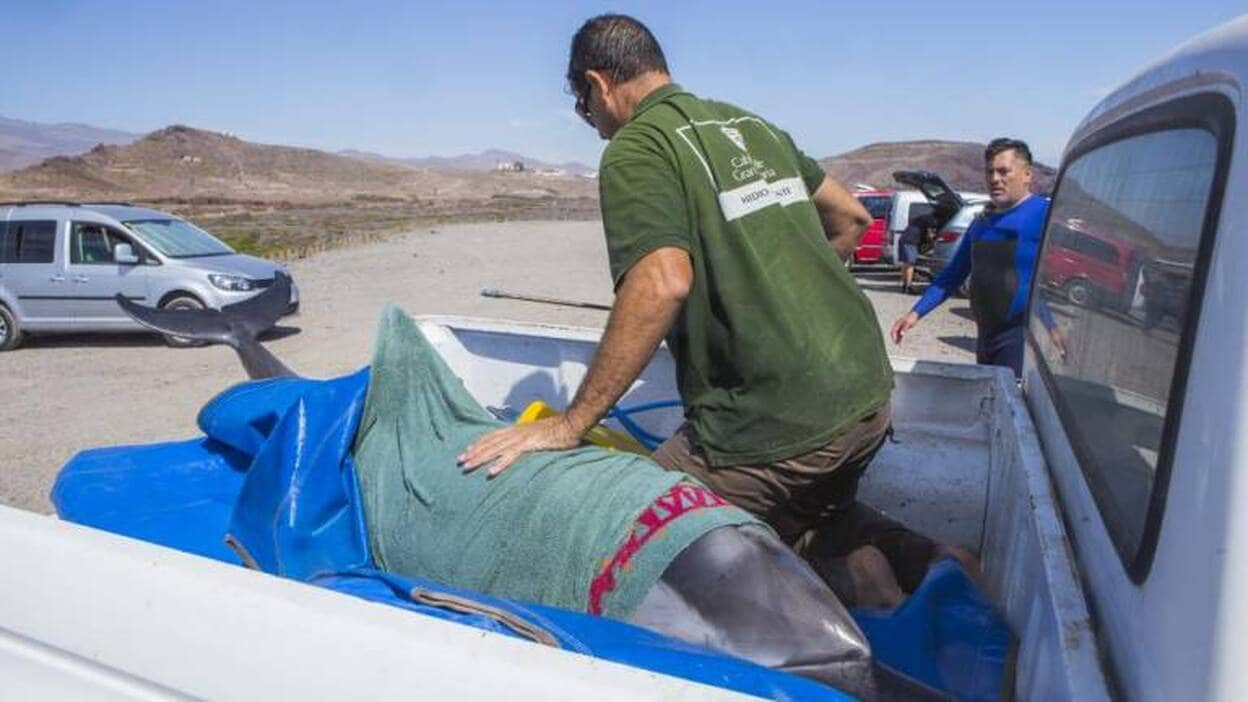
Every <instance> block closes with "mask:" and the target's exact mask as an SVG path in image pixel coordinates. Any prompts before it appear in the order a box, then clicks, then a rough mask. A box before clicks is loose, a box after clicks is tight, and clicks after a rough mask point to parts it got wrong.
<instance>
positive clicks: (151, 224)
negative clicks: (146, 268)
mask: <svg viewBox="0 0 1248 702" xmlns="http://www.w3.org/2000/svg"><path fill="white" fill-rule="evenodd" d="M125 224H126V226H127V227H129V228H130V229H132V230H133V231H135V232H137V233H138V235H139V236H140V237H142V238H143V240H144V241H146V242H147V243H149V244H151V245H152V246H154V247H156V250H157V251H159V252H161V253H163V254H164V255H166V256H169V257H171V258H198V257H200V256H225V255H228V254H232V253H234V249H231V248H230V247H229V246H226V245H225V244H224V243H223V242H221V241H220V240H219V239H217V238H216V237H214V236H213V235H211V234H209V233H208V232H206V231H204V230H203V229H200V228H199V227H196V226H195V225H193V224H191V223H190V222H186V221H184V220H181V219H144V220H136V221H133V222H126V223H125Z"/></svg>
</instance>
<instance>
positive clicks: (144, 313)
mask: <svg viewBox="0 0 1248 702" xmlns="http://www.w3.org/2000/svg"><path fill="white" fill-rule="evenodd" d="M290 285H291V279H290V277H289V276H287V275H285V274H283V273H280V272H278V273H277V274H276V275H275V278H274V281H273V285H272V286H270V287H269V288H267V289H266V290H265V291H264V292H262V293H260V294H259V295H256V296H254V297H251V298H248V299H247V300H244V301H242V302H238V303H235V304H233V305H227V306H225V307H222V308H221V309H220V310H214V309H198V310H161V309H154V308H151V307H147V306H144V305H140V304H137V303H135V302H132V301H130V300H127V299H126V298H124V297H123V296H121V295H117V297H116V300H117V304H118V305H120V306H121V308H122V309H123V310H124V311H125V312H126V313H127V314H129V315H130V316H131V317H132V318H133V319H134V320H135V321H137V322H138V323H139V324H141V325H143V326H144V327H146V328H148V329H151V330H153V331H156V332H159V333H161V334H167V335H172V336H178V337H182V338H187V339H193V340H196V341H202V342H206V343H209V344H223V345H226V346H229V347H230V348H232V349H234V351H235V352H236V353H237V354H238V358H239V361H240V362H241V363H242V365H243V369H244V370H245V371H246V372H247V375H248V376H249V377H250V378H252V379H253V380H259V379H263V378H274V377H298V374H296V373H295V372H294V371H292V370H291V369H290V368H289V367H287V366H286V365H285V364H284V363H282V362H281V361H280V360H278V358H277V357H276V356H274V355H273V354H272V353H270V352H269V351H268V349H266V348H265V347H264V345H263V344H261V343H260V342H259V340H258V339H257V337H258V336H259V335H260V334H261V333H263V332H264V331H267V330H268V329H271V328H272V327H273V325H274V324H275V323H276V322H277V320H278V319H280V318H281V316H282V314H283V313H284V312H285V310H286V307H287V305H288V302H289V300H290ZM629 621H630V622H631V623H633V624H636V625H638V626H642V627H645V628H647V629H650V630H652V631H657V632H659V633H662V634H666V635H669V636H672V637H674V638H677V639H680V640H683V641H689V642H691V643H695V644H699V645H703V646H706V647H707V648H710V649H713V650H716V651H720V652H723V653H727V654H730V655H734V656H739V657H741V658H745V659H747V660H750V661H752V662H754V663H758V664H760V665H764V666H767V667H769V668H775V669H779V670H784V671H787V672H791V673H794V674H797V675H802V676H804V677H808V678H813V679H815V680H818V681H820V682H823V683H826V684H829V685H831V686H833V687H836V688H838V689H841V690H844V691H846V692H849V693H851V694H853V695H855V696H857V697H860V698H863V699H885V700H915V699H918V700H930V699H944V696H943V695H941V694H940V693H939V692H937V691H935V690H933V689H932V688H930V687H927V686H925V685H923V684H921V683H919V682H917V681H914V680H912V679H910V678H908V677H906V676H904V675H902V674H900V673H898V672H896V671H894V670H892V669H890V668H887V667H885V666H882V665H880V664H879V663H877V662H876V661H874V660H873V659H872V656H871V648H870V645H869V644H868V642H867V639H866V637H865V636H864V635H863V633H862V631H861V630H860V629H859V628H858V625H857V624H856V623H855V622H854V620H853V618H852V617H851V616H850V615H849V612H848V611H847V610H846V609H845V607H844V606H843V605H842V604H841V602H840V600H839V599H838V598H837V597H836V595H835V594H834V593H833V592H832V590H831V589H830V588H829V587H828V586H827V584H826V583H825V582H824V581H823V579H822V578H820V577H819V575H818V574H816V573H815V571H814V570H813V569H812V568H811V567H810V565H809V564H807V563H806V562H805V561H804V560H802V559H801V558H800V557H799V556H798V555H797V554H795V553H794V552H793V551H792V550H791V549H790V548H789V547H788V546H786V545H785V544H784V543H783V542H782V541H780V539H779V538H778V537H777V536H776V535H775V534H774V533H773V532H771V531H770V530H769V529H766V528H763V527H761V526H759V525H756V524H750V525H742V526H728V527H720V528H718V529H713V530H711V531H709V532H707V533H706V534H704V535H703V536H702V537H700V538H699V539H697V540H696V541H694V542H693V543H692V544H691V545H690V546H688V547H687V548H685V550H684V551H681V552H680V553H679V554H678V555H677V556H676V558H675V559H674V560H673V561H672V562H671V564H669V565H668V566H667V568H666V569H665V570H664V571H663V574H662V576H661V577H660V579H659V581H658V582H657V583H656V584H655V585H654V586H653V587H651V589H650V590H649V591H648V592H647V593H646V595H645V597H644V598H643V600H642V602H641V604H640V605H639V606H638V607H637V609H636V610H635V611H634V612H633V614H632V616H631V617H630V618H629Z"/></svg>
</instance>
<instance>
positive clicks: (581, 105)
mask: <svg viewBox="0 0 1248 702" xmlns="http://www.w3.org/2000/svg"><path fill="white" fill-rule="evenodd" d="M591 90H593V84H592V83H589V82H586V83H585V87H584V89H582V90H578V91H576V105H575V106H573V108H572V109H574V110H576V114H577V116H578V117H580V118H581V119H583V120H585V124H588V125H589V126H591V127H594V118H593V117H591V116H590V114H589V93H590V91H591ZM595 128H596V127H595Z"/></svg>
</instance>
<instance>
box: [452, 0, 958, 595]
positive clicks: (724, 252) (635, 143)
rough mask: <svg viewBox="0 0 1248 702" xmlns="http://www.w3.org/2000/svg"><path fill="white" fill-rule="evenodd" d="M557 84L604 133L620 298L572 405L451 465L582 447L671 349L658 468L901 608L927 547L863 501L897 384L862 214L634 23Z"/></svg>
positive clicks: (837, 582) (847, 585)
mask: <svg viewBox="0 0 1248 702" xmlns="http://www.w3.org/2000/svg"><path fill="white" fill-rule="evenodd" d="M568 80H569V83H570V84H571V87H572V89H573V92H574V93H575V95H576V98H577V103H576V109H577V112H578V114H580V115H581V116H582V117H583V118H584V119H585V120H586V121H587V122H588V123H589V124H590V125H591V126H593V127H594V128H595V129H596V130H597V131H598V134H599V135H600V136H601V137H602V138H604V139H609V140H610V144H608V146H607V148H606V151H605V153H604V154H603V157H602V164H601V168H600V169H599V176H598V177H599V183H600V185H599V187H600V193H601V203H602V216H603V224H604V227H605V230H606V236H607V247H608V253H609V258H610V265H611V275H612V278H613V279H614V281H615V285H616V300H615V304H614V305H613V307H612V311H611V315H610V318H609V319H608V321H607V327H606V330H605V332H604V334H603V338H602V343H601V345H600V346H599V349H598V352H597V355H596V356H595V358H594V361H593V363H592V364H591V367H590V369H589V372H588V375H587V376H586V378H585V381H584V382H583V383H582V385H581V387H580V388H579V390H578V392H577V395H576V397H575V398H574V400H573V402H572V403H571V405H570V406H569V407H568V409H567V412H566V413H564V414H563V415H561V416H558V417H554V418H550V419H546V420H542V421H539V422H535V423H532V424H527V425H519V426H515V427H510V428H506V429H503V430H500V431H498V432H495V433H493V434H489V435H487V436H485V437H483V438H482V439H481V440H479V441H478V442H477V443H476V444H474V445H473V446H471V447H469V449H468V450H467V451H466V452H465V453H464V454H463V455H462V456H461V457H460V459H461V461H462V463H463V465H464V466H465V468H467V469H474V468H476V467H479V466H482V465H485V464H487V463H488V464H491V466H490V469H489V470H490V472H491V473H494V474H497V473H498V472H500V471H502V470H504V469H506V468H507V466H508V465H510V464H511V463H512V461H514V460H515V459H516V458H517V457H518V456H520V455H522V454H524V453H526V452H529V451H536V450H549V449H565V448H571V447H574V446H576V445H577V444H578V443H579V441H580V439H581V437H582V435H584V433H585V432H586V431H588V430H589V429H590V428H591V427H593V426H594V425H595V424H596V423H597V422H598V421H599V420H600V419H601V418H602V417H603V416H604V415H605V414H606V413H607V411H608V410H609V409H610V408H611V406H612V405H613V404H614V403H615V402H616V401H617V400H618V399H619V398H620V397H621V396H622V395H623V393H624V392H625V391H627V390H628V388H629V387H630V386H631V385H632V384H633V382H634V381H635V380H636V378H637V377H638V375H639V374H640V372H641V370H642V369H643V368H644V367H645V365H646V363H647V362H648V361H649V359H650V357H651V355H652V354H653V353H654V351H655V349H656V348H657V347H658V345H659V343H660V342H661V341H662V340H663V338H664V337H665V336H666V338H667V341H668V345H669V348H670V349H671V351H672V354H673V356H674V357H675V359H676V372H677V383H678V386H679V390H680V395H681V399H682V401H683V404H684V407H685V415H686V420H687V422H686V424H685V425H684V426H683V427H682V428H681V430H680V431H679V432H678V433H677V435H676V436H674V437H673V438H672V439H670V440H669V441H668V442H666V443H665V444H663V445H662V446H660V447H659V449H658V450H657V451H656V452H655V454H654V457H653V458H654V460H655V461H656V462H658V463H659V464H660V465H662V466H663V467H665V468H668V469H672V470H682V471H684V472H686V473H689V474H691V475H693V476H695V477H696V478H698V479H699V480H701V481H702V482H704V483H705V484H707V485H708V486H710V487H711V488H712V489H714V490H715V491H716V492H718V493H719V494H720V495H722V496H723V497H725V498H726V499H728V500H730V501H732V502H734V503H735V504H737V505H739V506H741V507H743V508H745V509H747V510H749V511H751V512H753V513H754V514H756V515H758V516H759V517H761V518H762V519H764V520H765V521H767V522H768V523H769V524H770V525H771V526H772V527H773V528H774V529H775V530H776V531H777V532H778V533H779V535H780V536H781V537H782V538H783V539H784V540H785V541H786V542H787V543H789V544H791V545H792V546H793V547H794V548H795V549H796V550H797V551H798V552H799V553H800V554H802V555H803V556H806V557H807V558H808V559H809V560H811V562H812V565H814V566H815V568H816V570H818V571H819V572H820V574H821V575H822V576H823V577H824V578H825V579H827V580H828V581H829V583H830V584H831V585H832V586H833V588H834V589H835V590H836V591H837V592H838V594H840V595H841V596H842V598H843V599H846V600H848V601H849V602H850V603H859V604H881V605H891V604H896V603H897V602H898V601H900V599H901V598H902V597H903V595H902V590H903V589H904V590H909V589H912V588H913V587H914V586H916V585H917V582H918V580H919V579H921V577H922V574H923V572H924V571H925V570H926V566H927V563H928V561H930V560H931V558H932V557H933V556H934V555H936V554H937V547H936V545H935V544H933V543H932V542H931V541H929V540H927V539H924V538H922V537H919V536H917V535H915V534H912V533H911V532H908V531H906V530H905V529H903V528H902V527H900V525H898V524H896V523H895V522H891V521H889V520H887V519H886V518H884V517H883V516H882V515H880V514H879V513H878V512H875V511H874V510H872V509H870V508H868V507H866V506H864V505H861V504H860V503H858V502H857V501H856V499H855V496H856V492H857V485H858V479H859V477H860V476H861V474H862V472H863V470H864V469H865V468H866V466H867V464H868V463H869V462H870V460H871V458H872V456H874V455H875V453H876V451H877V450H878V449H879V447H880V446H881V444H882V443H883V441H884V438H885V434H886V432H887V431H888V428H889V426H890V417H891V415H890V408H889V396H890V393H891V390H892V384H893V383H892V371H891V368H890V367H889V363H888V359H887V356H886V355H885V350H884V341H883V337H882V335H881V333H880V328H879V323H878V321H877V320H876V316H875V312H874V310H873V309H872V306H871V303H870V301H868V300H867V298H866V296H865V295H864V294H863V293H862V291H861V290H860V289H859V288H858V285H857V283H856V282H855V281H854V279H853V278H852V277H851V276H850V274H849V272H848V271H847V269H846V268H845V266H844V265H843V264H842V262H841V259H843V258H845V257H846V256H848V255H849V254H850V252H851V251H852V250H853V248H854V246H855V245H856V243H857V240H858V237H859V236H860V235H861V233H862V232H863V231H864V230H865V229H866V227H867V226H868V225H869V224H870V221H871V219H870V216H869V215H868V213H867V212H866V210H865V209H863V207H862V206H861V205H860V204H859V203H858V201H857V199H856V198H854V197H853V196H852V195H850V194H849V193H848V192H847V191H846V190H845V189H844V188H843V187H842V186H841V185H840V184H838V183H837V182H836V181H834V180H832V179H831V178H829V177H827V176H826V175H825V174H824V172H823V170H822V169H821V168H820V167H819V165H818V163H816V162H815V161H814V160H813V159H811V158H809V157H808V156H806V155H805V154H803V153H802V152H801V151H800V150H798V148H797V147H796V146H795V145H794V143H793V141H792V139H791V138H790V137H789V135H788V134H786V133H785V132H783V131H781V130H780V129H778V128H776V127H775V126H773V125H772V124H770V123H769V122H767V121H766V120H764V119H762V118H760V117H758V116H756V115H753V114H751V113H749V112H746V111H744V110H742V109H740V108H737V107H734V106H732V105H728V104H724V103H719V102H712V101H709V100H703V99H700V98H698V97H695V96H694V95H692V94H690V93H689V92H687V91H685V90H684V89H682V88H681V87H680V86H678V85H676V84H675V83H673V82H672V81H671V78H670V77H669V75H668V70H667V64H666V61H665V59H664V57H663V53H662V50H661V49H660V48H659V45H658V42H657V41H656V40H655V38H654V36H653V35H652V34H651V33H650V32H649V30H648V29H646V28H645V26H643V25H642V24H641V23H640V22H638V21H636V20H634V19H632V18H630V17H624V16H620V15H603V16H600V17H595V18H593V19H591V20H589V21H588V22H586V23H585V25H584V26H582V27H581V29H580V30H579V31H578V32H577V34H576V36H575V37H574V38H573V42H572V51H571V58H570V62H569V68H568ZM829 243H830V244H831V245H829ZM838 257H839V258H838ZM890 562H891V563H892V566H891V567H890ZM899 581H900V586H899Z"/></svg>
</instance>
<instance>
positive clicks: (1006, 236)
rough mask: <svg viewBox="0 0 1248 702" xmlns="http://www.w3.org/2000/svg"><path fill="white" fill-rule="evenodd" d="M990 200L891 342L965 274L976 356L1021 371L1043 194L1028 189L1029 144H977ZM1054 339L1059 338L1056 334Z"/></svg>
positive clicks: (1045, 201) (1043, 210)
mask: <svg viewBox="0 0 1248 702" xmlns="http://www.w3.org/2000/svg"><path fill="white" fill-rule="evenodd" d="M984 166H985V168H984V175H985V179H986V181H987V186H988V196H989V199H990V200H991V202H990V203H989V204H988V206H987V207H986V208H984V212H983V213H982V214H980V215H979V216H978V217H976V218H975V221H974V222H972V223H971V226H970V228H969V229H967V231H966V234H965V235H963V241H962V243H961V245H959V246H958V248H957V251H956V252H955V253H954V255H953V258H952V259H951V260H950V261H949V265H948V266H947V267H946V268H945V269H944V270H943V271H941V272H940V275H938V276H936V278H935V279H934V280H932V283H931V285H929V286H928V287H927V290H926V291H924V293H923V297H921V298H919V301H918V302H916V303H915V305H914V308H913V309H912V310H911V311H910V312H909V313H907V314H906V315H904V316H902V317H900V318H898V319H897V321H896V322H894V323H893V328H892V337H893V343H896V344H900V343H901V340H902V339H903V338H904V337H905V335H906V333H907V332H909V331H910V329H911V328H913V327H914V325H916V324H918V323H919V320H920V319H922V318H923V317H924V316H925V315H926V314H927V313H929V312H931V311H932V310H934V309H936V307H938V306H939V305H940V304H941V303H942V302H944V301H945V300H946V299H948V298H949V295H950V294H951V293H952V292H953V291H955V290H957V289H958V288H960V287H961V286H962V284H963V283H964V282H965V281H966V279H967V276H970V279H971V283H970V298H971V310H972V311H973V312H974V314H975V325H976V327H977V328H978V339H977V341H976V345H975V358H976V360H977V361H978V362H979V363H981V364H984V365H994V366H1006V367H1007V368H1011V369H1013V370H1014V375H1015V376H1021V375H1022V370H1023V327H1024V325H1025V324H1026V319H1025V317H1026V312H1027V301H1028V295H1029V294H1030V291H1031V277H1032V274H1033V272H1034V271H1035V268H1036V256H1037V254H1038V253H1039V250H1040V238H1041V236H1042V234H1043V229H1044V220H1045V216H1046V215H1047V214H1048V211H1049V200H1048V198H1046V197H1043V196H1040V195H1034V194H1033V193H1032V191H1031V177H1032V167H1031V166H1032V158H1031V149H1029V148H1028V147H1027V144H1026V143H1024V142H1022V141H1019V140H1017V139H993V140H992V141H991V142H990V143H989V144H988V147H987V148H986V149H985V150H984ZM1055 341H1056V342H1057V343H1059V345H1060V344H1061V339H1060V336H1057V337H1055Z"/></svg>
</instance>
